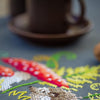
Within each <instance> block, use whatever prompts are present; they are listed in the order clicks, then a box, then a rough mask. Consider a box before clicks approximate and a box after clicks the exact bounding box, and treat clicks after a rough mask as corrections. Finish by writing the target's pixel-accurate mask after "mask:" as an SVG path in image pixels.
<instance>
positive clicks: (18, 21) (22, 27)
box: [9, 14, 92, 43]
mask: <svg viewBox="0 0 100 100" xmlns="http://www.w3.org/2000/svg"><path fill="white" fill-rule="evenodd" d="M9 28H10V30H11V31H12V32H13V33H14V34H17V35H20V36H22V37H25V38H27V39H29V40H33V41H34V42H40V43H59V42H69V41H72V40H76V39H78V38H79V37H81V36H83V35H85V34H87V33H88V32H89V31H90V30H91V29H92V24H91V22H90V21H89V20H87V19H85V24H81V25H79V24H77V25H74V24H73V25H71V27H70V28H69V29H68V31H67V32H65V33H61V34H41V33H34V32H31V31H30V30H29V29H28V16H27V14H21V15H18V16H17V17H15V18H13V19H12V20H11V21H10V22H9Z"/></svg>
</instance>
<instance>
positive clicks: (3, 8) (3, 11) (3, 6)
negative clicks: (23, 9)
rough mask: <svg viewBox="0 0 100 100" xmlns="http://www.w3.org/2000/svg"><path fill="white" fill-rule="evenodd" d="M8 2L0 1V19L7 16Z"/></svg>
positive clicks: (5, 0) (6, 0) (7, 0)
mask: <svg viewBox="0 0 100 100" xmlns="http://www.w3.org/2000/svg"><path fill="white" fill-rule="evenodd" d="M8 3H9V0H0V17H4V16H7V15H9V9H8V8H9V7H8Z"/></svg>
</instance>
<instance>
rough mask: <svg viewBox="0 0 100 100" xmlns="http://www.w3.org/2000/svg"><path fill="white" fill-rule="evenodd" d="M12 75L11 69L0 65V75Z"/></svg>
mask: <svg viewBox="0 0 100 100" xmlns="http://www.w3.org/2000/svg"><path fill="white" fill-rule="evenodd" d="M13 75H14V72H13V70H12V69H10V68H8V67H4V66H2V65H0V76H5V77H11V76H13Z"/></svg>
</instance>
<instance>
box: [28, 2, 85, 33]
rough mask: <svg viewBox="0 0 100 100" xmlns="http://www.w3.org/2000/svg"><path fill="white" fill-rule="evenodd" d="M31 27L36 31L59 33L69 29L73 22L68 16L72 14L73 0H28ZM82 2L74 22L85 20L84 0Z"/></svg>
mask: <svg viewBox="0 0 100 100" xmlns="http://www.w3.org/2000/svg"><path fill="white" fill-rule="evenodd" d="M27 1H28V17H29V29H30V30H31V31H32V32H35V33H44V34H49V33H50V34H55V33H57V34H59V33H64V32H66V31H67V30H68V28H69V26H70V25H71V24H73V23H71V22H70V21H69V18H68V16H71V15H72V11H71V9H72V0H27ZM78 1H79V3H80V8H81V10H80V12H81V14H80V16H79V17H78V19H77V21H76V22H75V23H74V24H77V23H81V22H82V21H83V20H84V13H85V12H84V11H85V5H84V0H78Z"/></svg>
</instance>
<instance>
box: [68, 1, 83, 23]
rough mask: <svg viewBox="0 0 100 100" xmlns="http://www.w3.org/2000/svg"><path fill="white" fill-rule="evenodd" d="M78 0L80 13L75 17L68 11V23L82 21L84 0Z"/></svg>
mask: <svg viewBox="0 0 100 100" xmlns="http://www.w3.org/2000/svg"><path fill="white" fill-rule="evenodd" d="M78 1H79V4H80V8H81V10H80V12H81V13H80V15H79V17H76V16H74V15H73V14H72V12H71V11H70V13H69V14H68V15H67V18H68V20H69V23H70V24H80V23H82V22H84V16H85V3H84V0H78ZM73 18H74V19H73Z"/></svg>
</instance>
